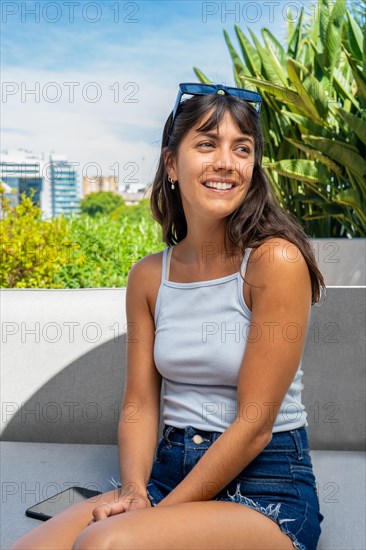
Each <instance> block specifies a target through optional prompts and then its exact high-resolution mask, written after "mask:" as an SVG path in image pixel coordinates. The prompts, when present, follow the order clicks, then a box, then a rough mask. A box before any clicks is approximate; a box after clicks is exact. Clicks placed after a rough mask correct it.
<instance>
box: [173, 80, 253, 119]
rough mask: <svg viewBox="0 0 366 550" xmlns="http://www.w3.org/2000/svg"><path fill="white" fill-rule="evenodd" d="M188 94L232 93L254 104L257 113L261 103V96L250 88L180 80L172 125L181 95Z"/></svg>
mask: <svg viewBox="0 0 366 550" xmlns="http://www.w3.org/2000/svg"><path fill="white" fill-rule="evenodd" d="M185 94H188V95H209V94H221V95H226V94H227V95H232V96H235V97H238V98H239V99H242V100H244V101H248V102H249V103H254V104H255V110H256V111H257V113H259V111H260V107H261V103H262V101H263V98H262V96H261V95H260V94H258V93H257V92H252V91H250V90H245V89H244V88H231V87H227V86H224V85H223V84H202V83H200V82H181V83H180V84H179V91H178V95H177V99H176V101H175V105H174V109H173V118H172V125H171V128H172V127H173V123H174V120H175V117H176V115H177V111H178V107H179V105H180V103H181V99H182V96H183V95H185Z"/></svg>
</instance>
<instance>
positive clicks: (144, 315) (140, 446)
mask: <svg viewBox="0 0 366 550" xmlns="http://www.w3.org/2000/svg"><path fill="white" fill-rule="evenodd" d="M151 260H152V258H151V257H149V256H147V257H146V258H143V259H142V260H140V261H139V262H137V263H136V264H135V265H134V266H133V267H132V269H131V270H130V272H129V276H128V281H127V290H126V315H127V366H126V381H125V391H124V397H123V403H122V407H121V414H120V419H119V424H118V449H119V464H120V474H121V483H122V486H123V488H124V489H125V490H126V489H127V490H130V491H131V492H139V493H143V494H145V495H146V485H147V483H148V480H149V477H150V474H151V470H152V465H153V462H154V455H155V448H156V443H157V437H158V430H159V415H160V389H161V375H160V374H159V372H158V371H157V369H156V366H155V363H154V360H153V345H154V335H155V326H154V320H153V318H152V315H151V312H150V308H149V303H148V292H149V287H151V273H152V271H151V270H152V261H151Z"/></svg>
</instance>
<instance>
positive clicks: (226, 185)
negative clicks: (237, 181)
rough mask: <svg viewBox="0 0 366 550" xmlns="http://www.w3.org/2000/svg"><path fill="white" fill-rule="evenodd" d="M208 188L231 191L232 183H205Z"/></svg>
mask: <svg viewBox="0 0 366 550" xmlns="http://www.w3.org/2000/svg"><path fill="white" fill-rule="evenodd" d="M204 185H205V186H206V187H213V188H214V189H231V188H232V186H233V184H232V183H225V182H221V181H206V182H205V183H204Z"/></svg>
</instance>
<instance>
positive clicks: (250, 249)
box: [240, 248, 252, 277]
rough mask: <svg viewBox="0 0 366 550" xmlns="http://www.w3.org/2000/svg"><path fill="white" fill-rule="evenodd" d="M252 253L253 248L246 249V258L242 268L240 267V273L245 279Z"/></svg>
mask: <svg viewBox="0 0 366 550" xmlns="http://www.w3.org/2000/svg"><path fill="white" fill-rule="evenodd" d="M251 251H252V248H246V249H245V253H244V258H243V261H242V262H241V266H240V273H241V274H242V276H243V277H245V273H246V270H247V264H248V260H249V256H250V253H251Z"/></svg>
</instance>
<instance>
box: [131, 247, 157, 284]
mask: <svg viewBox="0 0 366 550" xmlns="http://www.w3.org/2000/svg"><path fill="white" fill-rule="evenodd" d="M163 252H164V251H163V250H161V251H160V252H154V253H152V254H148V255H147V256H144V257H143V258H140V260H137V262H135V263H134V264H133V265H132V267H131V269H130V272H129V276H130V275H133V276H134V277H136V278H138V277H149V276H152V277H154V276H156V275H158V274H159V271H160V276H161V270H162V258H163Z"/></svg>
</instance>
